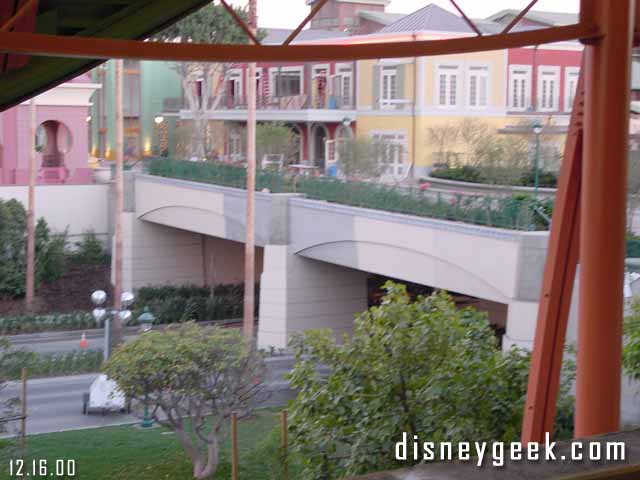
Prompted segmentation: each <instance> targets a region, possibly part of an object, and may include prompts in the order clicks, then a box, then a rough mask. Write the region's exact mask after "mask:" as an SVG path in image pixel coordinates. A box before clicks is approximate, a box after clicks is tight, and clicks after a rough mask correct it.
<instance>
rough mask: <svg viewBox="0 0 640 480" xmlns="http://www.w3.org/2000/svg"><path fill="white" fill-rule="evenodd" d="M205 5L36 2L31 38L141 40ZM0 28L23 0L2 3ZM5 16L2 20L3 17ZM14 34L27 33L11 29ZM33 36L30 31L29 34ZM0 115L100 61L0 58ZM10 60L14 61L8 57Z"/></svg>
mask: <svg viewBox="0 0 640 480" xmlns="http://www.w3.org/2000/svg"><path fill="white" fill-rule="evenodd" d="M209 1H210V0H40V1H39V2H38V12H37V17H36V27H35V33H44V34H49V35H65V36H79V37H102V38H116V39H144V38H146V37H148V36H150V35H151V34H153V33H155V32H157V31H159V30H162V29H163V28H164V27H166V26H168V25H170V24H172V23H174V22H175V21H177V20H178V19H180V18H181V17H183V16H185V15H187V14H188V13H191V12H192V11H194V10H196V9H198V8H200V7H202V6H203V5H205V4H207V3H209ZM3 3H4V5H2V9H0V10H2V11H0V25H2V24H3V23H4V22H6V21H7V20H8V19H9V18H11V17H12V16H13V15H14V14H15V12H17V11H18V9H19V7H20V5H24V4H25V3H26V2H25V1H20V0H3ZM3 15H4V18H3ZM16 30H21V31H27V30H28V29H25V28H22V29H21V28H20V26H19V25H18V24H16ZM31 32H33V30H31ZM0 57H2V58H1V61H0V111H2V110H5V109H7V108H9V107H12V106H14V105H17V104H19V103H20V102H23V101H24V100H26V99H28V98H31V97H32V96H34V95H37V94H39V93H41V92H43V91H45V90H48V89H49V88H52V87H54V86H56V85H58V84H60V83H62V82H64V81H67V80H69V79H71V78H73V77H75V76H77V75H79V74H81V73H83V72H85V71H87V70H89V69H91V68H93V67H94V66H96V65H98V64H99V63H101V62H102V61H96V60H92V59H79V58H56V57H35V56H34V57H30V58H29V59H28V62H27V63H26V65H25V66H21V67H18V68H13V69H12V68H11V65H12V63H13V64H16V63H20V62H15V61H13V62H12V61H11V60H9V61H7V59H8V58H9V56H7V55H4V54H0ZM13 57H14V58H13V60H15V57H16V56H13Z"/></svg>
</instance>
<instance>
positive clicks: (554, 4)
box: [232, 0, 580, 28]
mask: <svg viewBox="0 0 640 480" xmlns="http://www.w3.org/2000/svg"><path fill="white" fill-rule="evenodd" d="M232 3H233V4H234V5H239V6H245V5H246V4H247V0H232ZM429 3H435V4H438V5H440V6H441V7H443V8H446V9H448V10H451V11H453V12H456V10H455V9H454V7H453V6H452V5H451V2H450V1H449V0H391V3H390V4H389V6H388V7H387V12H392V13H411V12H415V11H416V10H418V9H420V8H422V7H424V6H426V5H428V4H429ZM457 3H458V5H459V6H460V8H462V10H464V12H465V13H466V14H467V15H469V16H470V17H474V18H484V17H488V16H489V15H491V14H493V13H496V12H498V11H500V10H503V9H505V8H520V9H523V8H524V7H526V6H527V4H528V3H529V0H457ZM579 4H580V0H539V1H538V3H537V4H536V6H535V7H534V10H547V11H554V12H574V13H575V12H578V10H579ZM308 13H309V7H307V6H306V2H305V0H258V24H259V25H260V27H263V28H295V27H297V26H298V24H299V23H300V22H301V21H302V20H303V19H304V18H305V16H306V15H307V14H308Z"/></svg>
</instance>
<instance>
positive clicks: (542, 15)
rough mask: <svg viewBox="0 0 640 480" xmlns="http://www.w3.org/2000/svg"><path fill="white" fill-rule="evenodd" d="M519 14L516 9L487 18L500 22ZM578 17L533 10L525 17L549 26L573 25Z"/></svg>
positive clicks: (563, 13) (503, 11)
mask: <svg viewBox="0 0 640 480" xmlns="http://www.w3.org/2000/svg"><path fill="white" fill-rule="evenodd" d="M519 13H520V10H515V9H506V10H500V11H499V12H498V13H494V14H493V15H491V16H490V17H487V20H492V21H495V22H500V21H501V20H502V19H504V17H510V18H513V17H516V16H517V15H518V14H519ZM578 17H579V15H578V14H577V13H567V12H545V11H542V10H531V11H529V12H528V13H527V14H526V15H525V16H524V18H526V19H527V20H530V21H532V22H537V23H542V24H544V25H549V26H558V25H572V24H574V23H577V22H578Z"/></svg>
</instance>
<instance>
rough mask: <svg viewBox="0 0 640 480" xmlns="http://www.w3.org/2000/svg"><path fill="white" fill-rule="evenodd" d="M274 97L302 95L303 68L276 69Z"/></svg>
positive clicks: (273, 82) (274, 74) (274, 73)
mask: <svg viewBox="0 0 640 480" xmlns="http://www.w3.org/2000/svg"><path fill="white" fill-rule="evenodd" d="M272 78H273V81H272V84H273V85H274V89H273V90H274V91H273V96H274V97H291V96H295V95H302V69H301V68H294V69H287V70H285V69H284V68H280V69H275V70H274V72H273V77H272Z"/></svg>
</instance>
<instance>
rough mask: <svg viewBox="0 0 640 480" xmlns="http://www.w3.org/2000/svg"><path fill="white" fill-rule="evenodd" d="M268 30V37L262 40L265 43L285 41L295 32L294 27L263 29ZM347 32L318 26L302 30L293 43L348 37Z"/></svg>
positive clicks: (276, 43) (273, 43)
mask: <svg viewBox="0 0 640 480" xmlns="http://www.w3.org/2000/svg"><path fill="white" fill-rule="evenodd" d="M262 30H264V31H265V32H266V34H267V35H266V37H265V38H264V39H263V40H262V44H263V45H278V44H281V43H282V42H284V41H285V40H286V39H287V37H288V36H289V35H290V34H291V32H293V29H288V28H264V29H262ZM346 36H347V34H346V33H344V32H339V31H334V30H320V29H316V28H308V29H305V30H302V31H301V32H300V33H299V34H298V36H297V37H296V39H295V40H294V42H293V43H296V42H298V41H300V42H304V41H313V40H326V39H332V38H341V37H346Z"/></svg>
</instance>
